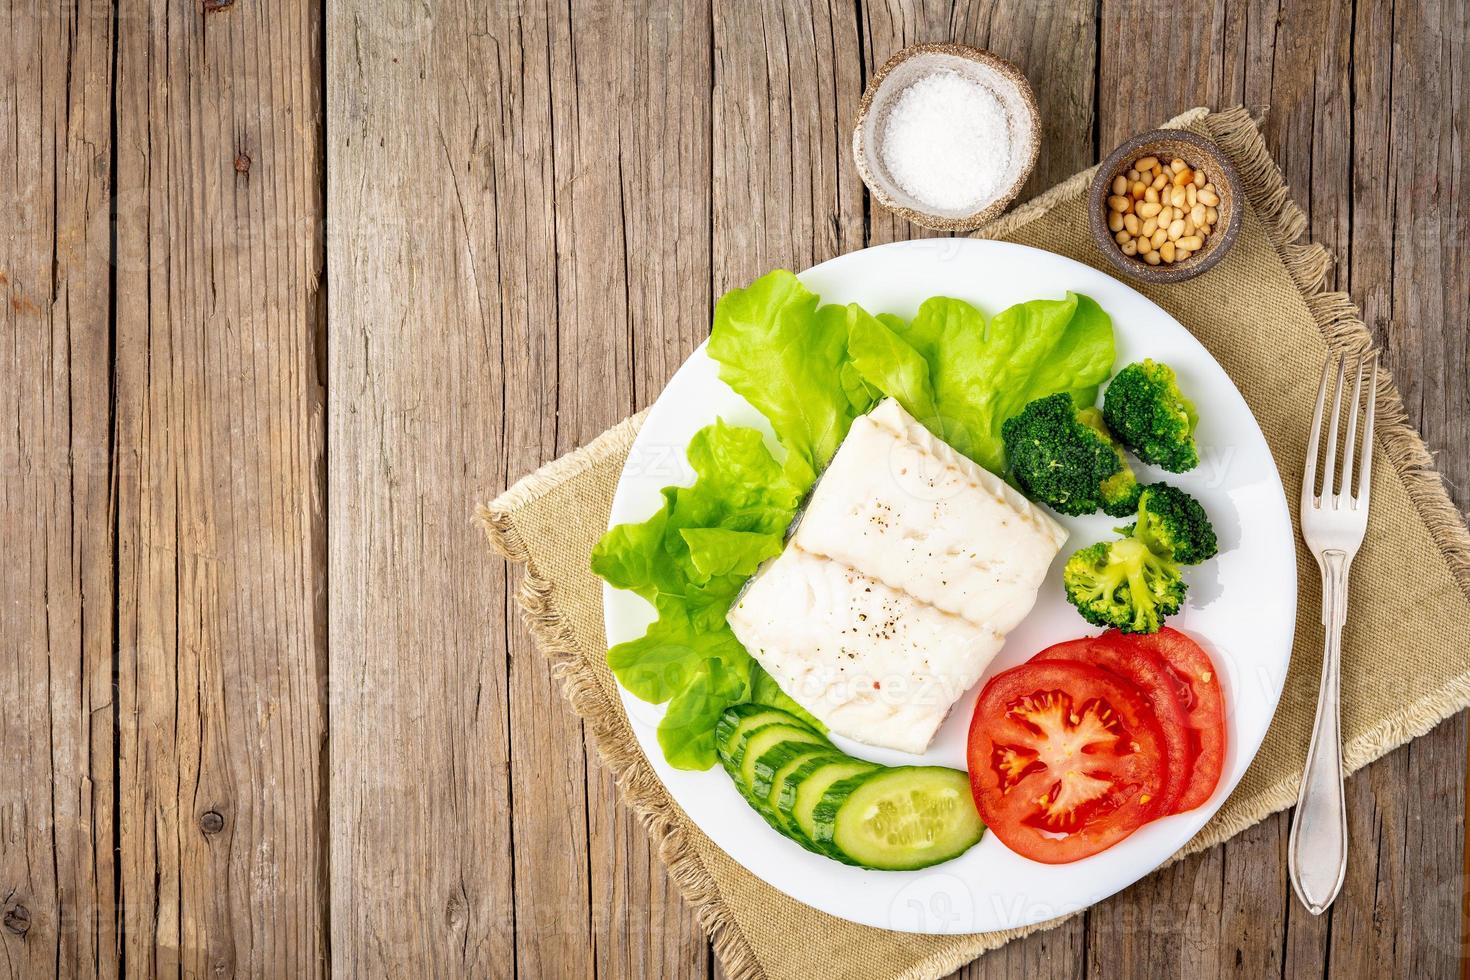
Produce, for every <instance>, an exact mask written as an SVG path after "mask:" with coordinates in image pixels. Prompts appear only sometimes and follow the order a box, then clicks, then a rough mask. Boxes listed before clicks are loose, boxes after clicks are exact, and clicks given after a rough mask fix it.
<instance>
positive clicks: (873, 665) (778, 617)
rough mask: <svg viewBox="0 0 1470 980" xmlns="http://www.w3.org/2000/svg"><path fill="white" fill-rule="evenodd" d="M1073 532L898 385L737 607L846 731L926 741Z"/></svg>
mask: <svg viewBox="0 0 1470 980" xmlns="http://www.w3.org/2000/svg"><path fill="white" fill-rule="evenodd" d="M1066 537H1067V533H1066V530H1065V529H1064V528H1062V527H1061V525H1059V524H1058V523H1057V522H1056V521H1054V520H1053V519H1052V518H1051V517H1049V516H1048V515H1047V514H1046V513H1045V512H1043V511H1042V510H1040V509H1039V508H1037V507H1035V506H1034V505H1033V504H1031V503H1030V502H1029V501H1028V500H1026V499H1025V498H1024V497H1022V496H1021V495H1020V494H1019V493H1017V492H1016V491H1015V490H1013V489H1012V488H1011V487H1010V486H1009V485H1007V484H1006V483H1005V482H1004V481H1003V480H1001V479H999V478H998V477H996V476H994V475H993V474H991V473H989V472H987V471H986V470H984V469H982V468H981V467H980V466H978V465H976V464H975V463H974V462H973V461H971V460H969V459H968V458H966V457H964V456H962V455H961V454H959V453H958V452H956V451H955V450H954V449H952V448H951V447H950V446H948V445H947V444H946V443H944V442H943V441H942V440H941V439H938V438H937V437H935V436H934V435H933V434H932V433H930V432H929V431H928V429H926V428H924V426H923V425H921V424H920V423H919V422H918V421H916V420H915V419H914V418H913V417H912V416H910V415H909V414H908V413H907V412H905V411H904V410H903V408H902V407H901V406H899V404H898V403H897V402H895V401H893V400H892V399H888V400H885V401H884V402H883V403H882V404H880V405H879V406H878V407H877V408H876V409H874V410H873V412H871V413H870V414H868V415H866V416H863V417H862V418H859V419H858V420H856V421H855V422H854V423H853V426H852V429H851V430H850V431H849V433H848V436H847V438H846V439H845V440H844V441H843V443H842V446H841V447H840V448H839V449H838V451H837V454H836V455H835V456H834V457H833V459H832V462H831V464H830V465H829V466H828V468H827V470H826V472H825V473H823V475H822V479H821V482H820V483H819V484H818V486H817V488H816V489H815V490H814V491H813V493H812V497H811V500H810V502H809V503H808V505H807V508H806V511H805V513H804V514H803V516H802V518H801V521H800V523H799V525H798V527H797V529H796V532H795V534H793V535H792V538H791V540H790V541H789V542H788V543H787V546H786V549H785V551H783V552H782V554H781V555H780V556H779V557H778V558H776V559H775V560H773V561H771V562H768V563H767V564H766V566H765V567H763V568H762V569H761V571H760V572H759V573H758V574H757V575H756V576H755V578H753V579H752V580H751V583H750V585H749V586H748V587H747V588H746V591H745V593H744V594H743V595H742V597H741V598H740V600H739V601H738V602H737V603H736V604H735V606H734V607H733V608H732V609H731V610H730V613H729V616H728V620H729V623H730V626H731V628H732V629H733V630H734V632H735V635H736V636H737V637H738V638H739V639H740V641H741V642H742V643H743V644H744V645H745V648H746V649H747V650H749V651H750V653H751V655H752V656H754V657H755V658H756V659H757V660H758V661H760V663H761V665H762V666H763V667H764V668H765V669H766V670H767V671H768V672H769V673H770V674H771V675H772V676H773V677H774V678H776V680H777V681H778V682H779V683H780V684H781V686H782V687H783V688H784V689H785V690H786V692H787V693H788V694H790V695H791V696H792V697H793V698H794V699H796V701H797V702H798V703H799V704H801V705H802V707H804V708H806V709H807V710H808V711H810V712H811V713H812V714H813V715H815V716H816V717H817V718H819V719H820V720H821V721H822V722H823V723H824V724H826V725H827V727H828V728H830V729H831V730H832V731H833V732H836V733H837V734H839V735H844V736H846V737H848V738H851V739H854V740H855V741H859V742H864V743H867V744H869V745H879V746H885V747H888V748H894V749H899V750H901V751H905V752H915V753H917V752H922V751H924V749H926V748H927V747H928V745H929V742H930V741H931V740H932V739H933V737H934V733H935V731H937V730H938V728H939V725H940V723H942V722H943V721H944V719H945V717H946V716H947V715H948V714H949V711H950V709H951V708H952V707H953V706H954V702H955V701H956V700H957V699H958V698H959V697H960V696H961V695H962V694H964V692H965V691H966V690H967V689H969V687H970V686H971V685H972V684H974V683H975V681H977V680H978V679H979V678H980V676H981V675H982V674H983V673H984V671H985V668H986V667H987V666H989V664H990V661H991V659H992V658H994V656H995V654H996V653H997V652H999V650H1000V648H1001V645H1002V644H1003V643H1004V642H1005V634H1006V633H1008V632H1009V631H1010V630H1012V629H1014V628H1015V627H1016V625H1017V624H1019V623H1020V622H1021V620H1022V619H1024V618H1025V617H1026V615H1027V614H1028V613H1029V612H1030V611H1031V607H1032V606H1033V605H1034V604H1035V602H1036V593H1037V590H1038V589H1039V588H1040V586H1041V582H1042V580H1043V579H1044V578H1045V576H1046V571H1047V568H1048V567H1049V566H1050V564H1051V562H1052V559H1053V558H1054V557H1056V554H1057V552H1058V551H1059V550H1060V549H1061V547H1062V545H1063V544H1064V543H1065V541H1066Z"/></svg>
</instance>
